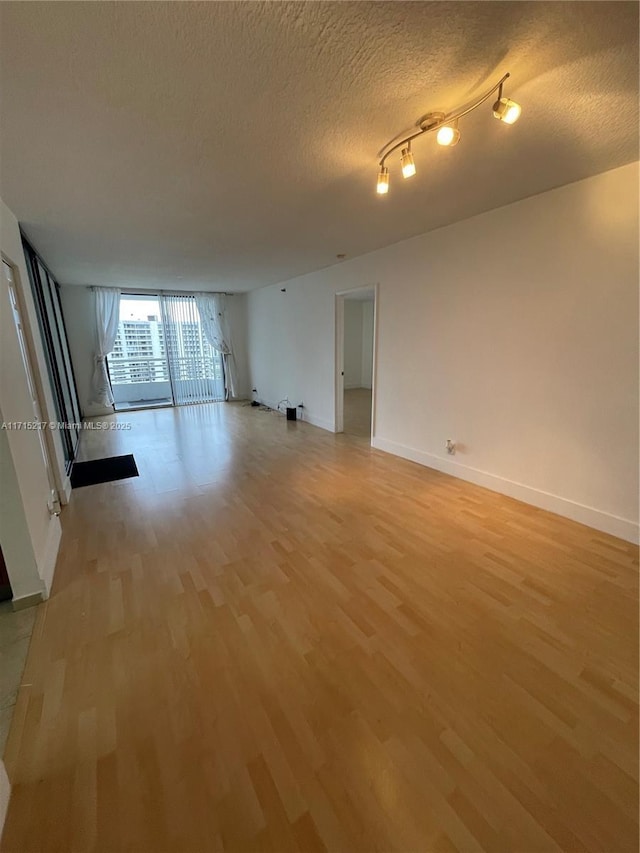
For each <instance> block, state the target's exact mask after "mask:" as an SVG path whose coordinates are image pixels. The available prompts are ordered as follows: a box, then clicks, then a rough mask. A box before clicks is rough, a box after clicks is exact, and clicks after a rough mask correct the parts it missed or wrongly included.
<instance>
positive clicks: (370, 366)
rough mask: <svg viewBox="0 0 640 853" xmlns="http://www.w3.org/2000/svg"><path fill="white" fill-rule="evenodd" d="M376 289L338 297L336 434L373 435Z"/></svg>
mask: <svg viewBox="0 0 640 853" xmlns="http://www.w3.org/2000/svg"><path fill="white" fill-rule="evenodd" d="M375 309H376V288H375V287H362V288H358V289H356V290H351V291H346V292H344V293H339V294H337V296H336V432H344V433H345V434H347V435H352V436H357V437H359V438H367V439H368V440H369V441H371V438H372V435H373V410H374V406H373V395H374V373H375V371H374V352H375V329H376V322H375V314H376V311H375Z"/></svg>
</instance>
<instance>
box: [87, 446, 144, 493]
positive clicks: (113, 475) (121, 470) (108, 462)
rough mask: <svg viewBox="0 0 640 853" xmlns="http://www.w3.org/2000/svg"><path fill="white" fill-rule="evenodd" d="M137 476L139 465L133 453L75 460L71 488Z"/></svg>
mask: <svg viewBox="0 0 640 853" xmlns="http://www.w3.org/2000/svg"><path fill="white" fill-rule="evenodd" d="M137 476H138V467H137V465H136V460H135V459H134V458H133V453H128V454H127V455H126V456H108V457H107V458H106V459H93V460H91V461H90V462H74V464H73V470H72V471H71V488H73V489H79V488H80V487H81V486H95V485H96V484H97V483H110V482H111V481H112V480H126V479H127V477H137Z"/></svg>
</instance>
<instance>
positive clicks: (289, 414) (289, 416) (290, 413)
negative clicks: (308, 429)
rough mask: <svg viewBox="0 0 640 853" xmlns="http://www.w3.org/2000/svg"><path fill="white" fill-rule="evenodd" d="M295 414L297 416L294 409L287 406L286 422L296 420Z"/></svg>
mask: <svg viewBox="0 0 640 853" xmlns="http://www.w3.org/2000/svg"><path fill="white" fill-rule="evenodd" d="M296 414H297V411H296V409H294V408H293V407H291V408H290V407H289V406H287V420H288V421H295V420H297V418H296Z"/></svg>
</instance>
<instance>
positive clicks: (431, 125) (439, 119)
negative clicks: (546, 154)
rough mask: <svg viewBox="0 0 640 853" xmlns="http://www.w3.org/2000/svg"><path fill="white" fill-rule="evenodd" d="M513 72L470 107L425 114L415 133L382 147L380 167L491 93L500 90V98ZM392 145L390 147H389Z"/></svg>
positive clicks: (468, 111) (471, 110)
mask: <svg viewBox="0 0 640 853" xmlns="http://www.w3.org/2000/svg"><path fill="white" fill-rule="evenodd" d="M510 76H511V74H510V73H509V72H508V71H507V73H506V74H505V75H504V76H503V77H502V78H501V79H500V80H498V82H497V83H496V84H495V86H492V87H491V88H490V89H489V91H488V92H485V93H484V95H482V96H481V97H480V98H478V100H477V101H474V102H473V104H471V105H470V106H468V107H462V108H461V109H457V110H454V111H453V112H451V113H442V112H433V113H427V115H425V116H423V118H421V119H420V120H419V122H418V130H416V132H415V133H411V134H409V136H405V137H404V139H401V140H400V142H395V143H393V144H392V143H391V142H387V145H385V147H384V148H383V149H382V150H383V151H384V154H383V155H382V158H381V160H380V161H379V163H378V165H379V166H380V168H383V167H384V165H385V161H386V159H387V157H388V156H389V155H390V154H393V152H394V151H397V150H398V149H399V148H406V147H407V145H408V143H409V142H411V141H412V140H414V139H417V137H418V136H422V134H423V133H431V132H432V131H435V130H438V129H439V128H441V127H443V126H444V125H448V124H450V123H451V122H454V121H456V120H457V119H461V118H462V117H463V116H466V115H468V114H469V113H470V112H473V110H475V109H477V108H478V107H479V106H480V105H481V104H484V102H485V101H486V100H488V99H489V98H490V97H491V95H493V93H494V92H495V91H498V100H500V98H501V97H502V87H503V86H504V81H505V80H506V79H507V78H509V77H510ZM389 146H390V147H389Z"/></svg>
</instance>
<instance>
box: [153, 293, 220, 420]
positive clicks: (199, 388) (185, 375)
mask: <svg viewBox="0 0 640 853" xmlns="http://www.w3.org/2000/svg"><path fill="white" fill-rule="evenodd" d="M161 305H162V319H163V323H164V333H165V342H166V352H167V359H168V362H169V373H170V376H171V386H172V388H173V397H174V401H175V404H176V405H177V406H184V405H186V404H188V403H208V402H213V401H216V400H224V398H225V391H224V373H223V367H222V358H221V356H220V354H219V353H217V352H216V351H215V350H214V349H213V348H212V347H211V346H210V345H209V343H208V342H207V339H206V338H205V335H204V332H203V329H202V324H201V322H200V315H199V313H198V308H197V305H196V300H195V297H193V296H188V295H184V296H183V295H178V294H175V295H169V294H163V295H162V297H161Z"/></svg>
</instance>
